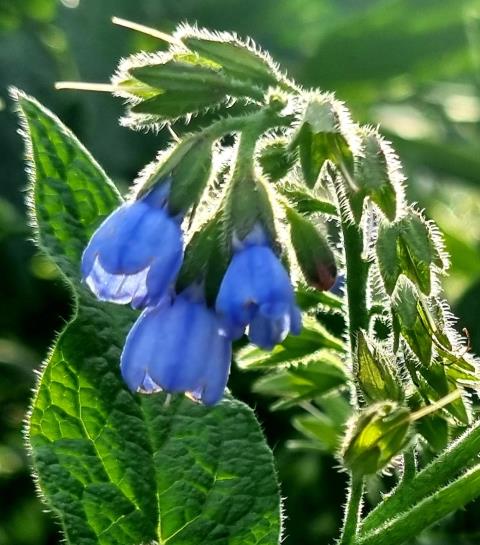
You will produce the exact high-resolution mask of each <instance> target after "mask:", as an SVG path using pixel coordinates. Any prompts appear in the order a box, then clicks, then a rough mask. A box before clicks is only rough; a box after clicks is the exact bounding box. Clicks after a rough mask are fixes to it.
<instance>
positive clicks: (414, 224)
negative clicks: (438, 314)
mask: <svg viewBox="0 0 480 545" xmlns="http://www.w3.org/2000/svg"><path fill="white" fill-rule="evenodd" d="M376 249H377V257H378V263H379V268H380V274H381V275H382V278H383V281H384V284H385V289H386V290H387V292H388V293H390V294H391V293H392V292H393V290H394V288H395V284H396V282H397V279H398V276H399V275H400V274H404V275H405V276H406V277H408V278H409V279H410V280H411V281H412V282H413V283H414V284H415V285H416V286H417V287H418V288H419V289H420V290H421V291H422V292H423V293H424V294H425V295H429V294H430V292H431V288H432V267H435V268H437V269H444V268H445V267H446V264H445V263H444V262H443V260H442V257H441V252H440V250H439V248H438V247H437V243H436V241H435V239H434V236H433V234H432V233H431V231H430V229H429V227H428V224H427V223H426V222H425V220H424V219H423V218H422V217H421V216H420V215H419V214H418V213H417V212H414V211H413V210H411V211H410V212H409V213H408V215H406V216H404V217H403V218H402V219H400V220H399V221H397V222H395V223H390V224H389V223H386V222H382V223H381V225H380V228H379V232H378V239H377V247H376Z"/></svg>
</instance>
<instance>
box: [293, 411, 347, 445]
mask: <svg viewBox="0 0 480 545" xmlns="http://www.w3.org/2000/svg"><path fill="white" fill-rule="evenodd" d="M292 424H293V426H294V427H295V428H296V429H297V430H298V431H299V432H301V433H303V435H305V436H306V437H307V438H309V439H310V440H311V441H313V442H314V444H315V445H316V446H317V447H318V448H319V449H320V450H324V451H326V452H331V453H333V452H335V451H336V450H337V449H338V447H339V446H340V439H341V434H340V429H339V427H338V426H336V425H335V423H334V422H332V420H331V419H330V418H328V417H327V416H325V415H324V414H323V413H321V412H318V414H315V415H312V414H303V415H301V416H297V417H296V418H294V419H293V421H292Z"/></svg>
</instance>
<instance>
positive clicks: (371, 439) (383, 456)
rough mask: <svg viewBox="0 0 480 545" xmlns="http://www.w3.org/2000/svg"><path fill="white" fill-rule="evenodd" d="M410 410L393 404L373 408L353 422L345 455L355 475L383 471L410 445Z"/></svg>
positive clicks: (346, 439)
mask: <svg viewBox="0 0 480 545" xmlns="http://www.w3.org/2000/svg"><path fill="white" fill-rule="evenodd" d="M409 430H410V411H409V410H408V409H407V408H405V407H402V406H400V405H398V404H397V403H393V402H383V403H377V404H376V405H372V406H370V407H368V408H367V409H365V410H364V411H362V412H361V413H360V414H359V415H358V416H356V417H355V419H354V420H353V421H352V422H350V425H349V431H348V433H347V436H346V438H345V441H344V445H343V449H342V455H343V463H344V465H345V467H347V468H349V469H350V470H351V471H352V473H353V474H356V475H359V476H360V475H371V474H374V473H377V472H378V471H381V470H382V469H383V468H384V467H385V466H386V465H387V464H388V463H389V462H390V460H391V459H392V458H393V457H394V456H397V455H398V454H400V452H401V451H402V450H403V449H404V448H405V447H406V446H407V444H408V440H409Z"/></svg>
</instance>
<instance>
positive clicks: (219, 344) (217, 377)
mask: <svg viewBox="0 0 480 545" xmlns="http://www.w3.org/2000/svg"><path fill="white" fill-rule="evenodd" d="M210 340H211V343H210V349H209V352H208V361H207V365H206V366H205V367H204V372H203V377H202V380H201V384H200V387H199V388H197V389H196V390H195V391H192V392H191V394H192V396H193V397H194V398H196V399H198V400H200V401H202V402H203V403H204V404H205V405H215V403H218V402H219V401H220V400H221V399H222V397H223V393H224V391H225V387H226V385H227V381H228V375H229V373H230V364H231V361H232V343H231V341H230V340H229V339H227V338H226V337H225V336H224V335H221V334H219V331H218V329H217V330H216V331H215V333H214V334H213V335H212V337H211V339H210Z"/></svg>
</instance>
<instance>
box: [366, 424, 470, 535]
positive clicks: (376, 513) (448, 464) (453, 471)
mask: <svg viewBox="0 0 480 545" xmlns="http://www.w3.org/2000/svg"><path fill="white" fill-rule="evenodd" d="M479 452H480V420H479V421H477V422H476V423H475V424H474V425H473V427H472V428H471V429H470V430H468V431H467V432H466V433H465V434H464V435H462V436H461V437H460V438H459V439H457V441H456V442H455V443H453V444H452V445H451V446H450V447H449V448H448V449H447V450H445V451H444V452H443V453H442V454H440V456H438V457H437V458H436V459H435V460H433V462H431V463H430V464H429V465H428V466H427V467H426V468H425V469H423V470H422V471H420V472H419V473H418V474H417V476H416V477H415V478H414V479H410V480H408V481H405V480H404V481H402V482H401V483H400V485H399V486H398V487H397V489H396V490H395V491H394V492H393V493H392V495H390V496H388V497H387V498H385V499H384V500H383V502H382V503H380V504H379V505H378V506H377V507H376V508H375V509H374V510H373V511H372V512H371V513H370V514H369V515H368V516H367V517H366V518H365V520H364V521H363V524H362V529H361V532H362V534H366V533H368V532H372V531H373V530H375V529H376V528H378V527H379V526H381V525H382V524H385V522H386V521H388V520H390V519H393V518H394V517H396V516H397V515H398V514H399V513H402V512H404V511H407V510H408V509H409V508H410V507H412V506H413V505H415V504H416V503H418V502H419V501H421V500H422V499H423V498H425V497H427V496H429V495H430V494H432V493H434V492H435V491H436V490H438V489H439V488H440V487H441V486H443V485H445V484H446V483H447V482H449V481H450V480H452V479H453V478H454V477H456V476H457V475H458V474H459V473H460V471H462V470H464V469H466V468H468V467H471V466H472V465H473V464H475V463H477V462H478V453H479Z"/></svg>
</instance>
